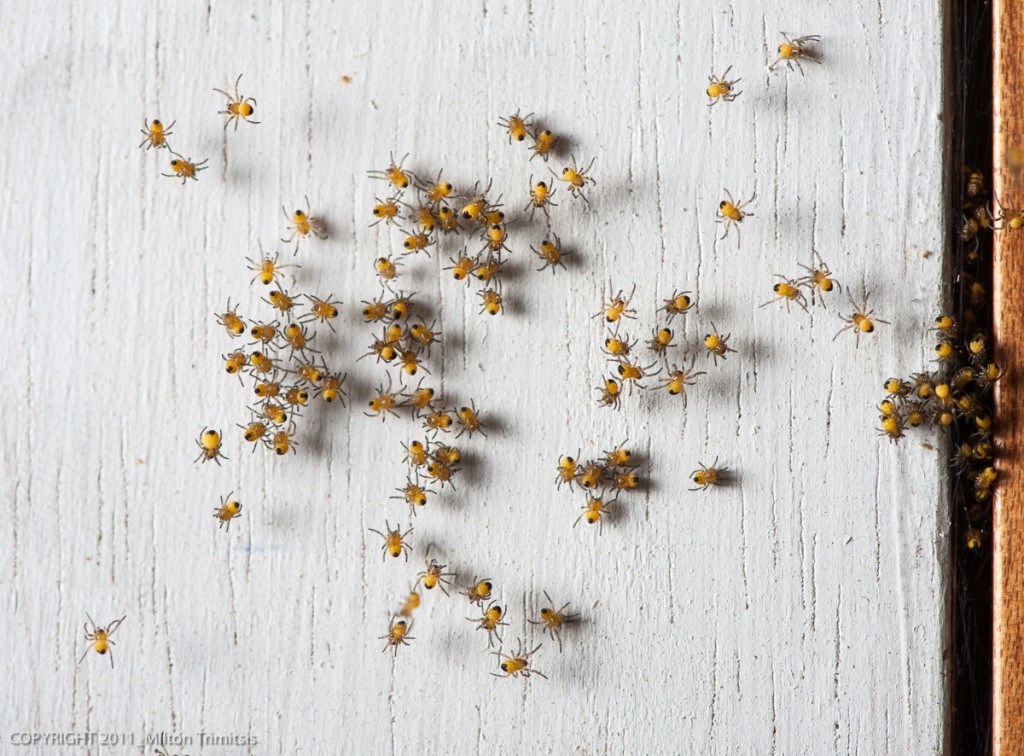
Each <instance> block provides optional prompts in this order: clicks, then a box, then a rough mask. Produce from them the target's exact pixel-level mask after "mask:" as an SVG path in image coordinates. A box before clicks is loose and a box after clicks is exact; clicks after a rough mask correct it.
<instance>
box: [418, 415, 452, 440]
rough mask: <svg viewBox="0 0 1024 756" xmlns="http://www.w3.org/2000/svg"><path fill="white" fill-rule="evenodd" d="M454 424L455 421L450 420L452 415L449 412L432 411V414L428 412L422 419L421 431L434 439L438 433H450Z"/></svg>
mask: <svg viewBox="0 0 1024 756" xmlns="http://www.w3.org/2000/svg"><path fill="white" fill-rule="evenodd" d="M454 422H455V420H454V418H452V413H451V412H450V411H449V410H446V409H439V410H434V411H433V412H428V413H427V415H426V416H425V417H424V418H423V429H424V430H425V431H427V432H428V433H430V434H431V435H433V436H434V437H435V438H436V437H437V434H438V432H439V431H444V432H445V433H450V432H451V427H452V424H453V423H454Z"/></svg>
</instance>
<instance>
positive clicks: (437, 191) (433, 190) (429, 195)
mask: <svg viewBox="0 0 1024 756" xmlns="http://www.w3.org/2000/svg"><path fill="white" fill-rule="evenodd" d="M442 173H444V170H443V169H442V170H440V171H438V172H437V179H436V180H435V181H434V183H432V184H422V183H419V182H417V183H416V188H417V189H419V190H420V191H421V192H422V193H423V196H424V197H426V200H427V202H428V203H429V204H430V205H431V206H433V207H436V206H437V205H439V204H441V203H442V202H444V201H445V200H446V199H448V198H449V197H451V196H452V195H453V194H454V193H455V187H454V186H452V185H451V183H449V182H447V181H442V180H441V174H442Z"/></svg>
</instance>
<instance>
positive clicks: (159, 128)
mask: <svg viewBox="0 0 1024 756" xmlns="http://www.w3.org/2000/svg"><path fill="white" fill-rule="evenodd" d="M241 81H242V74H239V75H238V78H237V79H235V87H234V94H231V93H229V92H225V91H224V90H223V89H216V88H214V90H213V91H214V92H217V93H219V94H222V95H224V97H225V99H226V100H227V102H226V103H225V105H224V110H219V111H217V113H218V115H226V116H227V119H226V120H225V121H224V128H225V129H227V127H228V126H229V125H230V124H231V123H234V124H235V131H237V130H238V124H239V123H240V122H241V121H245V122H246V123H259V121H254V120H253V118H252V116H253V114H254V113H255V112H256V98H254V97H244V96H242V95H241V94H239V92H238V85H239V83H240V82H241ZM176 123H177V121H171V122H170V123H169V124H167V125H166V126H164V124H163V122H162V121H161V120H160V119H159V118H154V119H153V120H152V121H150V120H149V119H148V118H147V119H144V120H143V126H144V128H143V129H142V135H143V140H142V142H140V143H139V147H140V148H145V149H147V150H150V149H157V150H160V149H165V150H167V151H168V152H170V153H171V155H173V157H172V158H171V172H170V173H162V174H161V175H162V176H167V177H168V178H176V179H181V183H182V185H184V184H187V183H188V180H189V179H192V180H193V181H198V180H199V172H200V171H205V170H206V169H207V168H208V167H209V166H208V165H207V163H209V162H210V160H209V158H207V159H205V160H202V161H199V162H196V161H195V160H193V159H192V158H191V157H188V158H186V157H184V156H182V155H180V154H178V153H177V152H175V151H174V150H172V149H171V144H170V142H168V141H167V137H169V136H171V135H172V134H173V133H174V132H173V131H172V129H173V128H174V124H176Z"/></svg>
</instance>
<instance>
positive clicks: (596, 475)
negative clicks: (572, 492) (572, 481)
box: [577, 462, 607, 490]
mask: <svg viewBox="0 0 1024 756" xmlns="http://www.w3.org/2000/svg"><path fill="white" fill-rule="evenodd" d="M577 472H578V475H577V478H578V480H579V484H580V485H581V486H583V488H585V489H587V490H593V489H596V488H598V487H599V486H600V485H601V481H603V480H604V477H605V474H606V473H607V470H605V468H604V465H602V464H599V463H597V462H590V463H588V464H586V465H580V467H579V469H578V471H577Z"/></svg>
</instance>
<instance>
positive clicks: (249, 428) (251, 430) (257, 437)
mask: <svg viewBox="0 0 1024 756" xmlns="http://www.w3.org/2000/svg"><path fill="white" fill-rule="evenodd" d="M235 424H236V425H238V427H239V428H241V429H242V437H243V438H244V439H245V440H246V441H248V442H249V443H250V444H252V450H253V453H255V452H256V445H257V444H258V443H259V442H260V441H263V442H264V444H266V436H267V425H266V423H263V422H261V421H260V420H257V419H255V418H254V419H253V420H252V421H251V422H250V423H249V424H248V425H239V424H238V423H235Z"/></svg>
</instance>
